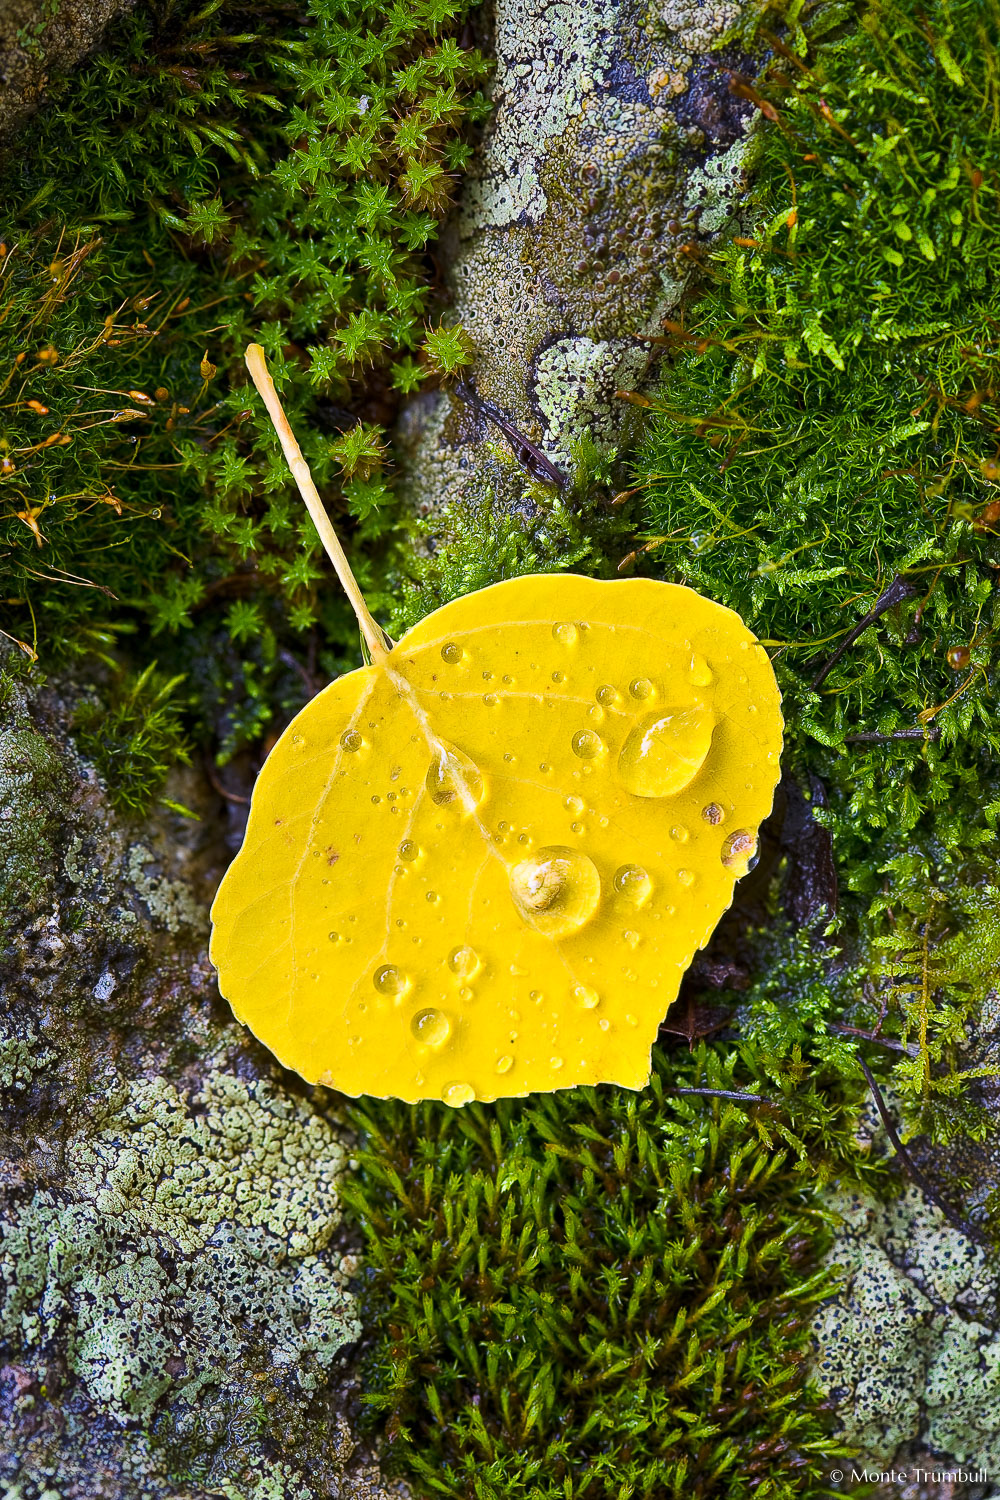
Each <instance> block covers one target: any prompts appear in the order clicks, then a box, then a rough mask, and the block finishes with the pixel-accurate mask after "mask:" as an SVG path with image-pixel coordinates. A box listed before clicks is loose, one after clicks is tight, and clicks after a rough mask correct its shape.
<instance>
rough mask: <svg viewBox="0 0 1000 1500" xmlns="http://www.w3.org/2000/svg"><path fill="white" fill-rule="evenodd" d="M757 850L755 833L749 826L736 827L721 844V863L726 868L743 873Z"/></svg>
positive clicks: (738, 873) (739, 873)
mask: <svg viewBox="0 0 1000 1500" xmlns="http://www.w3.org/2000/svg"><path fill="white" fill-rule="evenodd" d="M756 852H757V835H756V834H755V833H751V831H750V829H749V828H737V829H736V831H735V832H734V833H731V834H730V835H729V837H728V838H727V839H726V840H725V842H724V843H723V845H722V863H723V864H724V865H725V867H726V869H727V870H735V871H736V872H737V875H738V876H739V875H745V874H746V873H747V868H748V866H749V864H750V861H751V860H752V859H753V857H754V855H755V854H756Z"/></svg>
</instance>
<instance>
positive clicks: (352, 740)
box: [340, 729, 364, 755]
mask: <svg viewBox="0 0 1000 1500" xmlns="http://www.w3.org/2000/svg"><path fill="white" fill-rule="evenodd" d="M363 744H364V740H363V738H362V737H361V735H360V734H359V733H358V731H357V730H356V729H345V730H344V732H343V734H342V735H341V736H340V748H341V750H346V751H347V752H348V754H349V755H354V754H355V753H356V752H357V751H358V750H360V749H361V747H362V745H363Z"/></svg>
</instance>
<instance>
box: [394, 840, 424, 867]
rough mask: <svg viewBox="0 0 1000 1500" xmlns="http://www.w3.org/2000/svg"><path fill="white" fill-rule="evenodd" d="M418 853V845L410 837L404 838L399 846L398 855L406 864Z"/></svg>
mask: <svg viewBox="0 0 1000 1500" xmlns="http://www.w3.org/2000/svg"><path fill="white" fill-rule="evenodd" d="M419 853H420V845H419V844H415V843H414V842H413V840H412V839H404V840H403V842H402V843H401V844H400V846H399V857H400V859H405V860H406V862H407V864H409V863H410V861H411V860H414V859H416V858H417V855H418V854H419Z"/></svg>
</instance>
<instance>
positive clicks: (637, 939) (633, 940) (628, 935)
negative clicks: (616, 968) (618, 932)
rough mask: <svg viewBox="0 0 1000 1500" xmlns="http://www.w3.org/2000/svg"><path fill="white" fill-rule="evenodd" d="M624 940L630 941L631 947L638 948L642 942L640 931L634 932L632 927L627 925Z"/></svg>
mask: <svg viewBox="0 0 1000 1500" xmlns="http://www.w3.org/2000/svg"><path fill="white" fill-rule="evenodd" d="M622 941H623V942H625V943H628V945H629V947H630V948H638V946H639V944H640V943H641V942H642V937H641V935H640V934H639V933H638V932H634V931H633V930H632V929H631V928H630V927H626V929H625V931H624V932H623V933H622Z"/></svg>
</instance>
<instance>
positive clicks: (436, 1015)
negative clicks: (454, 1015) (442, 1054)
mask: <svg viewBox="0 0 1000 1500" xmlns="http://www.w3.org/2000/svg"><path fill="white" fill-rule="evenodd" d="M410 1030H411V1031H412V1032H413V1035H414V1036H415V1037H416V1039H417V1041H418V1042H422V1043H423V1044H424V1046H425V1047H443V1046H444V1044H445V1042H446V1041H447V1040H448V1038H449V1037H450V1036H451V1022H450V1021H449V1020H448V1017H447V1016H446V1015H445V1013H444V1011H443V1010H418V1011H417V1013H416V1015H415V1016H414V1017H413V1019H412V1021H411V1022H410Z"/></svg>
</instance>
